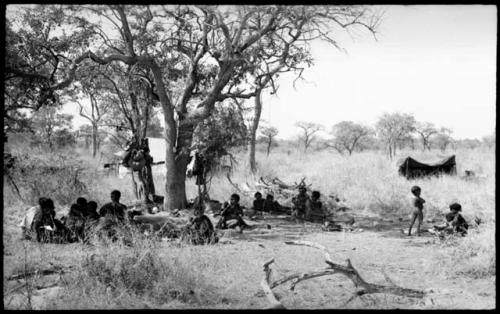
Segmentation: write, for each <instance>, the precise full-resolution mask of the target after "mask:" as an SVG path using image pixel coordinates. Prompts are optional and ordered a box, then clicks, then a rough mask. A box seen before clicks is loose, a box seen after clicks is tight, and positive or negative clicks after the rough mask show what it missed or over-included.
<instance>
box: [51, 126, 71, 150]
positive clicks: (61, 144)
mask: <svg viewBox="0 0 500 314" xmlns="http://www.w3.org/2000/svg"><path fill="white" fill-rule="evenodd" d="M54 144H55V146H56V147H57V148H65V147H73V146H74V145H75V144H76V137H75V133H74V132H71V130H70V129H68V128H64V129H58V130H56V131H55V132H54Z"/></svg>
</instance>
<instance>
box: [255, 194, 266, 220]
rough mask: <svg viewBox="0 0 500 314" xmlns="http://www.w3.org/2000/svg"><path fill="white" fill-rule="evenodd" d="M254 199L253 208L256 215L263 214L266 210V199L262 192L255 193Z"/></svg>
mask: <svg viewBox="0 0 500 314" xmlns="http://www.w3.org/2000/svg"><path fill="white" fill-rule="evenodd" d="M254 197H255V199H254V201H253V207H252V210H253V211H254V212H255V214H256V215H262V213H263V212H264V202H265V201H264V199H263V198H262V194H261V193H260V192H257V193H255V194H254Z"/></svg>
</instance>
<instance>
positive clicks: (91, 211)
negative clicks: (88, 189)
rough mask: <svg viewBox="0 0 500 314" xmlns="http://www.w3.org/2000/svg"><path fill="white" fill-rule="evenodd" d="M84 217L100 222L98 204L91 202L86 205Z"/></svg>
mask: <svg viewBox="0 0 500 314" xmlns="http://www.w3.org/2000/svg"><path fill="white" fill-rule="evenodd" d="M83 215H84V217H85V219H87V220H99V218H100V216H99V214H98V213H97V203H96V202H94V201H90V202H88V203H87V205H85V209H84V211H83Z"/></svg>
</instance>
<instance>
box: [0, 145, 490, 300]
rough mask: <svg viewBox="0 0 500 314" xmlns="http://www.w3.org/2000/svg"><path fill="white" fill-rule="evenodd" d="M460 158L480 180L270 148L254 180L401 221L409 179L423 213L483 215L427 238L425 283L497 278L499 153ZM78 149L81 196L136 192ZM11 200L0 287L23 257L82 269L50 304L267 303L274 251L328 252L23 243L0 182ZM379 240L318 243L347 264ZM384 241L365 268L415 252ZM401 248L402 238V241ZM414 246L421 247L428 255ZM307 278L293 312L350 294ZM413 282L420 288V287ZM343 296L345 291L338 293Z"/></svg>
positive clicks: (281, 259) (288, 260) (294, 259)
mask: <svg viewBox="0 0 500 314" xmlns="http://www.w3.org/2000/svg"><path fill="white" fill-rule="evenodd" d="M409 154H411V155H412V156H413V157H415V158H417V159H419V158H420V159H423V160H425V159H426V158H427V159H429V158H432V157H433V156H435V155H436V154H439V153H436V152H431V153H428V152H426V153H425V154H422V153H418V152H407V153H406V154H405V153H402V154H401V157H404V156H405V155H409ZM455 154H456V155H457V163H458V169H457V170H458V172H459V174H462V173H463V171H464V170H465V169H470V170H473V171H475V172H476V173H477V174H479V175H482V176H484V177H483V178H482V179H480V180H477V181H474V182H470V181H464V180H462V179H460V178H459V177H439V178H431V179H419V180H415V181H407V180H405V179H404V178H401V177H399V176H398V175H397V171H396V166H395V161H389V160H387V159H386V158H385V156H383V155H381V154H380V153H376V152H364V153H359V154H354V155H353V156H350V157H347V156H340V155H338V154H336V153H333V152H327V151H322V152H313V153H310V154H300V153H292V154H288V153H287V152H285V151H283V152H282V151H279V150H275V151H274V152H273V154H272V155H271V156H269V157H266V156H265V154H262V153H259V154H258V156H257V160H258V161H259V172H258V173H257V175H256V176H255V177H256V178H258V177H259V176H272V177H273V176H276V177H279V178H280V179H282V180H283V181H285V182H294V181H298V180H300V178H302V177H306V178H307V179H306V180H307V182H308V183H312V184H313V186H312V187H313V188H314V189H317V190H319V191H321V192H322V194H323V195H327V194H330V193H334V194H337V195H340V196H341V198H344V199H346V200H347V203H348V204H349V205H350V206H351V207H352V208H353V210H354V211H355V212H356V213H357V214H370V215H372V216H375V217H392V218H395V217H404V218H406V217H407V216H408V215H409V213H410V209H409V208H408V207H407V205H406V204H407V203H406V201H405V199H406V197H407V196H408V195H409V191H410V188H411V186H412V185H414V184H417V185H419V186H421V188H422V196H423V197H424V198H425V199H426V200H427V203H426V207H425V212H424V213H425V219H427V218H436V219H441V218H442V217H443V214H444V213H445V212H446V211H447V208H448V205H449V204H450V203H452V202H456V201H458V202H460V203H461V204H462V207H463V214H464V216H465V217H466V219H468V220H469V221H471V220H472V218H473V217H474V216H480V217H481V218H482V219H483V221H486V222H487V223H485V224H483V225H481V226H480V228H479V229H476V230H472V231H471V233H470V235H469V236H468V237H465V238H458V239H451V240H447V242H444V243H441V242H438V243H437V244H435V245H433V246H432V247H431V245H428V248H427V249H426V250H428V251H426V252H430V250H432V252H433V255H432V259H431V258H429V260H430V263H429V264H428V265H427V266H426V272H425V275H422V276H424V277H425V278H422V279H423V280H424V281H425V280H427V281H429V282H430V281H431V280H433V277H432V276H435V274H436V273H440V274H441V275H443V274H444V276H445V278H448V277H449V278H454V277H457V276H458V277H467V278H472V279H478V280H479V279H482V278H491V277H494V276H495V275H496V269H495V263H496V252H495V245H494V235H495V194H494V192H495V155H494V152H487V151H458V152H455ZM80 156H82V157H80V159H81V164H82V165H84V166H85V167H86V169H88V170H87V172H86V175H85V176H84V180H85V183H86V185H87V187H88V189H87V192H86V194H85V195H82V196H85V197H87V198H88V199H89V200H90V199H92V200H96V201H97V202H98V204H99V205H102V204H103V203H104V202H107V201H108V199H109V192H110V191H111V190H113V189H119V190H121V191H122V201H123V202H124V203H129V202H131V201H132V200H133V199H134V197H133V194H132V190H131V187H130V185H131V184H130V179H129V178H125V179H119V178H116V177H112V176H109V177H108V176H106V175H104V174H103V173H101V172H100V171H99V164H98V162H97V161H96V160H94V159H92V158H91V157H85V155H83V154H82V155H80ZM237 156H238V159H239V160H240V162H239V164H238V166H237V168H236V169H235V171H234V173H233V174H232V180H233V182H238V183H244V182H248V183H249V184H252V183H253V182H252V181H253V180H254V177H253V176H252V175H251V174H250V173H249V172H248V170H246V169H248V165H247V162H246V154H243V153H239V154H238V155H237ZM155 183H156V186H157V189H158V191H162V190H163V185H164V177H163V176H162V175H161V174H158V173H156V174H155ZM196 191H197V190H196V186H195V185H194V179H190V180H188V182H187V193H188V198H193V197H195V196H196ZM234 192H236V191H235V190H234V188H233V187H232V186H231V185H230V184H229V183H228V181H227V179H226V178H225V176H224V175H221V176H215V177H214V178H213V179H212V182H211V184H210V195H211V196H212V198H214V199H218V200H220V201H224V200H226V199H227V198H228V197H229V195H230V194H231V193H234ZM158 194H163V193H161V192H160V193H158ZM49 196H50V195H49ZM6 199H7V200H8V201H7V202H6V201H5V200H6ZM251 201H252V200H251V199H250V198H245V197H243V198H242V201H241V203H242V204H243V205H246V206H249V205H250V204H251ZM5 204H7V205H8V206H6V207H5V210H4V234H3V238H4V244H5V250H4V269H5V275H4V283H5V276H6V275H9V274H12V273H16V272H19V271H23V269H24V265H25V264H26V263H27V264H28V267H30V268H44V267H50V265H51V264H50V263H52V264H54V265H76V266H77V271H75V272H73V273H72V274H70V275H64V276H65V278H66V282H67V285H66V286H65V287H64V289H63V292H61V293H60V294H59V295H58V296H57V297H56V298H51V299H50V300H46V302H45V303H44V305H43V306H42V308H46V309H101V308H103V309H104V308H108V309H117V308H221V309H224V308H262V307H265V306H267V301H266V300H265V298H263V297H256V296H258V295H259V291H260V287H259V282H260V279H261V275H262V269H261V265H260V264H261V262H262V261H263V260H265V259H266V258H269V257H270V256H274V257H276V258H277V261H276V276H278V275H280V274H281V275H284V274H287V273H290V272H291V271H299V270H302V271H306V270H311V269H312V268H315V267H316V268H317V267H322V266H323V263H322V261H321V258H319V259H317V258H315V257H314V258H313V257H312V255H311V254H315V253H311V251H310V249H306V248H296V247H295V248H291V247H288V246H284V245H283V244H282V242H279V241H271V240H269V241H265V242H263V243H264V245H263V246H262V247H260V246H258V244H259V243H256V242H246V241H242V242H235V243H234V244H225V245H224V244H219V245H215V246H204V247H193V246H185V245H183V246H175V245H172V244H169V243H165V242H155V241H153V240H150V239H146V238H144V237H142V236H140V235H138V234H134V236H133V245H132V246H124V245H123V244H121V243H119V242H118V243H101V244H97V245H94V246H87V245H83V244H79V243H76V244H68V245H52V244H44V245H40V244H37V243H33V242H23V241H20V232H19V230H18V228H17V227H16V224H17V223H19V221H20V219H21V217H22V215H23V214H24V210H25V209H26V208H28V207H29V206H32V204H26V203H22V202H19V201H17V200H15V198H13V197H12V195H11V193H10V190H9V189H8V188H7V187H4V205H5ZM67 205H68V204H58V206H59V209H60V214H62V213H63V212H64V211H65V210H66V209H65V207H66V206H67ZM405 227H406V226H405ZM334 237H335V235H328V236H326V235H325V236H324V237H320V238H317V239H316V238H314V239H316V240H318V241H319V242H321V241H326V240H327V239H331V240H329V241H337V240H334V239H335V238H334ZM365 237H366V235H365ZM363 239H364V240H363ZM381 239H382V238H380V239H379V238H377V241H379V242H380V241H385V240H381ZM372 240H373V241H375V240H374V239H368V238H366V239H365V238H363V234H360V235H359V236H352V237H351V238H350V240H349V241H351V242H345V241H344V242H341V246H342V247H345V249H346V251H345V252H343V253H342V252H340V251H339V247H338V246H337V245H340V242H324V243H323V244H324V245H327V246H329V247H330V248H331V249H332V252H333V251H335V252H338V253H339V255H338V258H339V260H344V258H345V257H346V256H345V254H347V255H348V256H349V254H352V253H353V252H355V251H351V253H350V251H349V250H350V249H349V247H350V246H356V247H359V246H363V245H371V246H375V245H376V242H373V244H367V243H371V242H370V241H372ZM359 241H361V242H359ZM362 241H367V242H366V243H363V242H362ZM398 241H399V240H398ZM401 241H403V240H401ZM23 243H26V245H27V249H26V251H27V255H28V258H27V261H24V253H23V252H24V249H23ZM335 243H337V244H335ZM379 245H380V247H381V251H380V252H379V253H377V254H378V257H379V259H380V261H379V260H378V259H376V258H373V254H374V253H373V252H368V251H367V252H366V253H363V254H366V260H365V259H360V257H359V258H358V260H359V262H358V263H361V264H362V266H363V267H365V268H366V267H368V269H369V267H370V263H369V262H376V263H382V264H384V261H383V258H391V257H393V256H394V255H395V254H398V253H399V251H401V250H402V248H404V249H405V250H406V249H408V250H410V248H408V247H405V246H404V244H402V243H401V242H397V241H396V242H394V243H392V244H388V243H386V242H381V243H379ZM387 245H394V246H395V248H394V251H391V250H385V251H384V249H383V248H384V247H385V246H387ZM398 245H399V246H401V245H403V246H401V248H399V249H398V248H397V246H398ZM398 250H399V251H398ZM412 250H413V249H412ZM415 250H417V249H415ZM358 251H359V250H358ZM412 252H413V251H412ZM415 252H417V253H415V254H421V253H420V252H421V251H415ZM384 254H385V255H384ZM412 254H413V253H412ZM363 256H364V255H363ZM400 258H401V261H400V263H398V264H397V265H398V266H400V265H403V262H404V263H406V262H407V261H408V263H411V261H412V258H410V257H406V256H401V257H400ZM361 261H366V262H361ZM311 267H312V268H311ZM394 267H396V266H394ZM415 267H418V266H415ZM402 276H403V275H402ZM404 276H406V277H407V278H409V280H411V279H410V278H412V277H411V276H413V277H414V276H415V274H406V275H404ZM38 280H41V279H38ZM335 280H337V279H335ZM35 281H36V280H35ZM340 282H341V283H342V282H343V281H342V280H340ZM34 284H36V282H35V283H34ZM343 284H344V285H348V284H347V283H343ZM304 285H305V286H304V287H307V289H306V288H304V289H303V290H300V291H301V292H300V293H299V294H298V295H297V294H293V293H291V292H290V291H285V290H284V289H281V288H279V289H278V290H277V291H278V293H279V294H280V295H281V296H282V297H283V298H284V300H285V303H286V304H287V305H288V306H290V307H293V308H314V307H317V308H325V307H342V304H341V302H340V301H338V302H337V301H333V300H332V298H331V295H332V294H334V295H336V296H337V297H339V298H340V299H342V298H343V299H344V300H345V299H346V298H347V294H346V292H345V291H339V290H335V289H334V288H332V286H331V281H329V279H326V278H325V279H317V280H315V281H314V284H306V283H305V284H304ZM4 286H5V285H4ZM415 287H417V288H418V287H420V286H419V285H418V284H417V285H415ZM422 288H425V287H422ZM4 293H5V288H4ZM344 294H346V297H342V296H343V295H344ZM332 302H333V303H332ZM335 302H337V303H335ZM363 302H364V303H363ZM363 302H361V303H354V304H352V305H351V307H358V308H359V307H361V308H395V307H396V308H398V307H405V308H412V307H415V306H417V305H415V304H414V303H403V304H401V303H398V302H400V301H398V300H395V299H390V300H387V299H380V298H379V299H376V300H375V301H373V302H372V301H369V300H365V301H363ZM370 302H371V303H370ZM431 308H432V306H431Z"/></svg>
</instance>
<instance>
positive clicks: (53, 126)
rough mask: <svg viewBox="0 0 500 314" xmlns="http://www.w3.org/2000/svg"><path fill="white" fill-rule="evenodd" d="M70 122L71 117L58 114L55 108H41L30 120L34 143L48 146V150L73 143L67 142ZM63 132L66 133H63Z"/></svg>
mask: <svg viewBox="0 0 500 314" xmlns="http://www.w3.org/2000/svg"><path fill="white" fill-rule="evenodd" d="M72 120H73V116H72V115H69V114H63V113H58V112H57V108H56V107H42V108H41V109H39V110H38V112H37V114H35V115H33V117H32V120H31V129H32V131H33V133H34V135H35V138H34V141H35V143H37V144H39V145H41V146H48V148H49V149H53V148H57V147H59V146H58V144H62V143H63V144H64V145H66V144H70V143H74V141H71V140H68V136H69V135H70V131H71V122H72ZM63 130H66V131H67V132H63ZM59 137H64V138H65V139H60V138H59ZM64 145H63V146H64Z"/></svg>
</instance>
